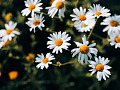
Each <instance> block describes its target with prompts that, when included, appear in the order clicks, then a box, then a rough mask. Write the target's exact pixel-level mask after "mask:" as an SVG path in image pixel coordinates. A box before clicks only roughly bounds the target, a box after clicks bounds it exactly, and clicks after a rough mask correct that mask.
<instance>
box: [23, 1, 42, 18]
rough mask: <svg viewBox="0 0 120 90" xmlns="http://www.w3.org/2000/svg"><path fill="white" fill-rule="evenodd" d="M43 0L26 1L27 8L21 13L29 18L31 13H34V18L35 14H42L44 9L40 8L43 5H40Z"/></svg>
mask: <svg viewBox="0 0 120 90" xmlns="http://www.w3.org/2000/svg"><path fill="white" fill-rule="evenodd" d="M40 2H41V0H27V1H25V6H26V7H27V8H25V9H24V10H22V11H21V13H22V15H23V16H28V15H29V14H30V13H32V14H31V15H32V16H34V13H40V10H41V9H42V7H40V6H41V5H42V3H40Z"/></svg>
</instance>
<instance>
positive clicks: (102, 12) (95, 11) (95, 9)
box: [89, 4, 111, 18]
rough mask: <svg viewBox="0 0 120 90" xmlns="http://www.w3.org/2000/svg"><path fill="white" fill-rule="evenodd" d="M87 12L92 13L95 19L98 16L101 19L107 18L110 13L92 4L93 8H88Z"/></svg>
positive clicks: (98, 5)
mask: <svg viewBox="0 0 120 90" xmlns="http://www.w3.org/2000/svg"><path fill="white" fill-rule="evenodd" d="M89 11H90V12H91V13H93V14H94V15H95V16H96V17H97V18H99V17H100V16H102V17H109V16H110V15H111V13H109V11H110V10H109V9H105V7H102V6H100V4H96V5H95V4H93V7H92V6H90V9H89Z"/></svg>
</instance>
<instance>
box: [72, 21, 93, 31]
mask: <svg viewBox="0 0 120 90" xmlns="http://www.w3.org/2000/svg"><path fill="white" fill-rule="evenodd" d="M94 25H95V19H93V20H92V21H89V22H88V23H84V22H82V23H80V24H78V23H75V25H74V26H75V28H76V29H77V30H78V32H87V31H90V29H92V28H93V26H94Z"/></svg>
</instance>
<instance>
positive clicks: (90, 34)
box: [87, 18, 98, 40]
mask: <svg viewBox="0 0 120 90" xmlns="http://www.w3.org/2000/svg"><path fill="white" fill-rule="evenodd" d="M97 20H98V18H97V19H96V22H95V25H96V23H97ZM95 25H94V26H93V28H92V30H91V31H90V33H89V35H88V37H87V40H88V39H89V38H90V36H91V34H92V32H93V30H94V27H95Z"/></svg>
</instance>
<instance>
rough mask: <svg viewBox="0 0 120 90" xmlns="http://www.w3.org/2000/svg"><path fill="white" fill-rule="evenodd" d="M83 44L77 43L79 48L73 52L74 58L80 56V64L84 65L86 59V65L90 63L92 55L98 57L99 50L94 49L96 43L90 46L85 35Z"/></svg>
mask: <svg viewBox="0 0 120 90" xmlns="http://www.w3.org/2000/svg"><path fill="white" fill-rule="evenodd" d="M82 40H83V44H82V43H79V42H75V44H76V45H77V47H78V48H75V49H73V50H72V51H71V52H72V53H73V55H72V57H74V56H75V55H76V54H79V55H78V62H79V63H82V64H83V60H84V59H85V63H86V64H87V62H88V57H89V58H90V59H91V58H92V55H91V54H94V55H95V56H96V55H97V52H98V50H97V49H96V48H93V47H94V46H95V45H96V43H93V44H90V45H88V44H89V42H88V41H86V37H85V35H84V36H83V37H82Z"/></svg>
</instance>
